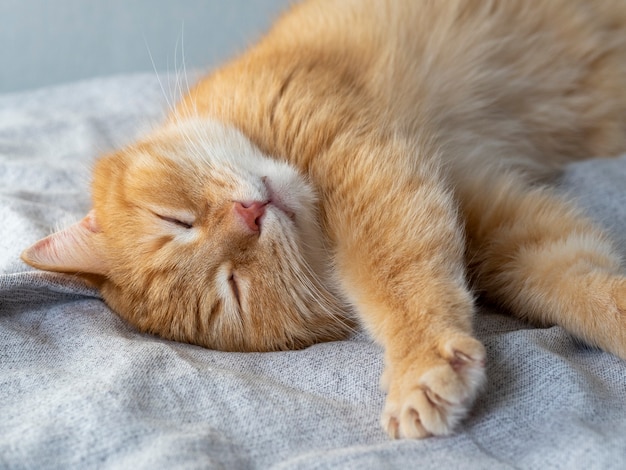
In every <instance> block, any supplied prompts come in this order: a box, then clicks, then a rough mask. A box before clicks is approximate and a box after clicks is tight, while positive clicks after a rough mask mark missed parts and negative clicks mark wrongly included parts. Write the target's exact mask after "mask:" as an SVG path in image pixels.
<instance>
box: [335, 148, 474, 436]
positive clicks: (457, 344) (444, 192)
mask: <svg viewBox="0 0 626 470" xmlns="http://www.w3.org/2000/svg"><path fill="white" fill-rule="evenodd" d="M346 151H352V152H355V153H356V155H357V158H356V161H355V163H354V165H353V166H352V167H351V168H350V170H351V171H350V173H349V174H345V173H344V174H342V175H341V179H336V180H335V181H330V182H329V185H328V186H326V187H324V188H323V195H324V199H325V205H324V220H325V223H326V226H327V230H328V232H329V234H330V236H331V239H332V240H333V241H334V244H335V246H336V250H337V251H336V266H337V269H338V271H339V277H340V279H341V280H342V284H343V288H344V290H345V292H346V295H347V296H348V297H349V299H350V300H351V301H352V303H353V304H354V305H355V307H356V309H357V311H358V313H359V315H360V318H361V320H362V322H363V324H364V325H365V326H366V328H367V329H368V330H369V332H370V333H371V334H372V336H373V337H374V338H375V339H376V340H377V341H378V342H380V343H381V344H382V345H383V347H384V349H385V373H384V375H383V379H382V384H383V387H384V388H385V389H386V390H387V392H388V395H387V401H386V405H385V409H384V412H383V414H382V424H383V426H384V428H385V429H386V430H387V432H388V433H389V434H390V435H391V436H392V437H394V438H399V437H408V438H419V437H425V436H429V435H445V434H449V433H450V432H452V430H453V429H454V428H455V426H456V425H457V424H458V423H459V421H460V420H461V419H462V418H463V417H464V416H465V415H466V413H467V411H468V410H469V407H470V406H471V404H472V402H473V400H474V398H475V397H476V395H477V393H478V392H479V390H480V388H481V386H482V384H483V382H484V377H485V374H484V361H485V351H484V347H483V346H482V344H481V343H480V342H479V341H477V340H476V339H475V338H474V337H473V336H472V316H473V312H474V305H473V299H472V295H471V293H470V292H469V290H468V287H467V284H466V279H465V268H464V260H463V253H464V237H463V232H462V229H461V226H460V223H459V220H458V216H457V210H456V205H455V203H454V200H453V198H452V195H451V193H450V191H449V190H448V189H447V187H446V185H445V184H444V182H443V179H442V178H441V176H440V172H439V171H438V169H437V167H436V165H433V164H431V163H427V162H423V164H421V165H420V164H419V160H418V159H419V158H420V155H419V153H420V149H416V148H414V147H412V146H410V145H408V144H407V143H405V142H402V141H398V140H391V141H387V142H385V143H384V144H381V143H380V142H376V143H375V144H374V145H371V144H364V145H362V146H361V147H360V148H358V149H356V150H355V149H354V147H353V146H352V147H351V148H350V149H346ZM421 151H422V152H424V150H423V149H422V150H421ZM333 158H334V159H335V158H340V156H337V155H336V156H334V157H333ZM383 158H384V160H383ZM411 159H412V161H413V164H411ZM416 161H417V162H418V164H417V165H416V164H415V162H416Z"/></svg>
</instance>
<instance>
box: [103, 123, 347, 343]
mask: <svg viewBox="0 0 626 470" xmlns="http://www.w3.org/2000/svg"><path fill="white" fill-rule="evenodd" d="M93 193H94V194H93V200H94V211H93V214H94V217H95V225H96V226H97V229H95V230H93V231H95V232H96V233H95V237H94V245H95V246H96V251H97V252H98V256H100V257H101V258H102V263H100V264H101V265H103V266H105V268H103V269H102V270H103V271H104V272H103V273H100V274H104V275H103V276H101V278H100V279H102V282H101V285H100V288H101V292H102V294H103V297H104V298H105V300H106V301H107V303H108V304H109V305H110V306H111V307H112V308H113V309H114V310H115V311H117V313H118V314H119V315H120V316H122V317H123V318H125V319H127V320H128V321H129V322H131V323H132V324H134V325H136V326H137V327H139V329H141V330H143V331H149V332H151V333H155V334H158V335H161V336H163V337H165V338H169V339H174V340H178V341H184V342H189V343H194V344H199V345H202V346H206V347H209V348H214V349H221V350H236V351H268V350H280V349H294V348H300V347H305V346H308V345H310V344H312V343H314V342H318V341H325V340H333V339H339V338H341V337H344V336H345V335H346V333H347V330H348V324H349V321H348V320H346V319H345V318H342V317H338V316H337V315H341V312H342V311H343V310H344V309H343V308H342V306H341V305H340V302H339V301H338V300H337V297H336V296H334V295H333V294H331V292H330V289H329V285H328V282H329V280H328V276H327V269H328V264H329V258H328V253H327V252H326V250H325V249H324V247H323V246H322V243H323V242H322V240H323V236H322V233H321V230H320V227H319V223H318V218H317V213H316V197H315V194H314V191H313V189H312V188H311V186H310V185H309V184H308V183H307V182H306V181H305V180H304V179H303V177H302V176H301V175H299V174H298V173H297V172H296V171H295V170H294V169H293V168H292V167H290V166H288V165H287V164H284V163H281V162H277V161H275V160H272V159H269V158H267V157H265V156H263V155H262V154H261V152H260V151H259V150H258V149H257V148H256V147H254V146H253V145H252V144H251V143H250V142H249V141H248V140H247V139H246V138H245V137H244V136H243V135H241V134H240V133H239V132H237V131H236V130H234V129H230V128H226V127H224V126H222V125H220V124H217V123H215V122H210V121H206V120H192V121H187V122H182V123H177V124H172V125H170V126H169V127H168V128H166V129H164V130H162V131H159V132H158V133H156V134H154V135H152V136H150V137H149V138H147V139H146V140H144V141H142V142H140V143H138V144H136V145H133V146H131V147H129V148H127V149H125V150H123V151H121V152H118V153H116V154H113V155H111V156H108V157H104V158H102V159H100V160H99V161H98V162H97V164H96V168H95V172H94V182H93Z"/></svg>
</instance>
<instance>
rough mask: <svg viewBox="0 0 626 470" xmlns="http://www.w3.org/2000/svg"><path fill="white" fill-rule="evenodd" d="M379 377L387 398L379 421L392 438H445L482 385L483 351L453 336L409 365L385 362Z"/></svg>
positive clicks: (474, 343)
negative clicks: (386, 366) (384, 387)
mask: <svg viewBox="0 0 626 470" xmlns="http://www.w3.org/2000/svg"><path fill="white" fill-rule="evenodd" d="M407 359H408V358H407ZM383 377H384V381H383V382H386V385H387V388H388V395H387V401H386V404H385V409H384V411H383V414H382V417H381V423H382V426H383V428H384V429H385V430H386V431H387V433H388V434H389V435H390V436H391V437H392V438H395V439H398V438H423V437H427V436H431V435H435V436H441V435H447V434H450V433H451V432H452V431H453V430H454V428H455V427H456V425H457V424H458V423H459V421H461V419H463V418H464V417H465V415H466V414H467V412H468V411H469V409H470V407H471V405H472V403H473V402H474V399H475V398H476V396H477V395H478V392H479V391H480V389H481V388H482V386H483V384H484V381H485V348H484V347H483V345H482V344H481V343H480V342H479V341H477V340H476V339H474V338H472V337H470V336H457V337H455V338H453V339H451V340H449V341H448V342H446V343H445V344H444V345H443V346H442V347H439V348H434V350H432V351H430V352H428V353H427V354H426V355H424V354H422V355H420V356H418V357H417V359H414V360H413V361H412V363H407V361H406V360H403V361H401V363H399V364H393V365H391V364H389V365H388V368H387V369H386V370H385V373H384V374H383ZM383 385H385V383H383Z"/></svg>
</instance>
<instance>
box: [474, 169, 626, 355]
mask: <svg viewBox="0 0 626 470" xmlns="http://www.w3.org/2000/svg"><path fill="white" fill-rule="evenodd" d="M475 184H476V186H475V187H474V188H473V189H472V188H470V187H469V186H467V187H465V190H464V194H463V195H462V199H463V205H464V211H465V215H466V218H467V232H468V238H469V243H468V247H469V249H468V255H467V256H468V261H469V263H470V266H471V270H472V275H473V276H474V277H475V280H476V285H477V287H478V288H479V289H480V290H481V291H482V292H484V294H485V295H486V296H487V297H488V298H490V299H492V300H494V301H496V302H498V303H500V304H503V305H504V306H506V307H508V308H509V309H510V310H511V311H512V312H513V313H514V314H516V315H518V316H520V317H522V318H525V319H528V320H529V321H531V322H533V323H535V324H539V325H555V324H556V325H560V326H562V327H564V328H565V329H566V330H568V331H569V332H571V333H572V334H574V335H575V336H577V337H579V338H581V339H582V340H584V341H585V342H587V343H588V344H591V345H594V346H598V347H600V348H602V349H604V350H605V351H609V352H611V353H613V354H615V355H617V356H619V357H621V358H623V359H626V277H625V276H624V273H623V267H622V266H620V256H619V254H618V253H617V252H616V251H615V249H614V248H613V247H612V245H611V243H610V242H609V240H608V239H607V238H606V236H605V235H604V234H603V233H602V232H601V231H600V230H599V229H598V228H596V227H595V226H594V225H593V224H592V223H591V222H589V221H588V220H587V219H586V218H585V217H583V216H582V215H581V214H580V213H579V212H578V211H577V210H576V209H574V208H573V207H572V205H571V204H569V203H566V202H565V201H564V200H563V199H562V198H560V197H558V196H556V195H554V194H553V193H552V191H550V190H548V189H545V188H538V187H534V188H533V187H530V186H529V185H527V184H525V183H524V182H523V181H522V180H521V178H518V177H514V176H512V175H507V176H502V175H501V176H498V177H492V178H491V179H490V180H489V181H488V182H485V184H480V183H479V180H476V182H475Z"/></svg>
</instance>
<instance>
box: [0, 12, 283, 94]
mask: <svg viewBox="0 0 626 470" xmlns="http://www.w3.org/2000/svg"><path fill="white" fill-rule="evenodd" d="M291 2H292V0H222V1H220V0H0V64H1V65H0V92H9V91H16V90H25V89H31V88H37V87H41V86H45V85H50V84H57V83H63V82H68V81H72V80H78V79H83V78H89V77H95V76H103V75H112V74H120V73H127V72H140V71H153V70H154V67H153V65H152V62H151V60H150V54H149V53H148V49H149V50H150V52H151V54H152V57H153V59H154V63H155V67H156V69H157V70H159V71H161V72H166V71H168V70H169V71H172V72H173V71H174V70H175V66H176V65H177V66H178V67H179V68H180V67H181V64H182V53H181V50H182V44H183V43H184V55H185V63H186V65H187V67H188V68H207V67H210V66H212V65H215V64H216V63H218V62H219V61H220V60H223V59H224V58H226V57H228V56H230V55H232V54H233V53H235V52H237V51H240V50H242V49H243V48H244V47H245V46H246V45H247V44H249V43H250V42H253V41H254V40H255V39H256V38H258V37H259V36H260V35H261V34H262V32H263V31H265V30H266V29H267V27H268V26H269V25H270V24H271V21H272V19H274V18H275V17H276V16H277V15H278V14H279V12H280V11H282V10H283V9H284V8H286V6H288V4H289V3H291ZM175 62H176V63H175Z"/></svg>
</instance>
